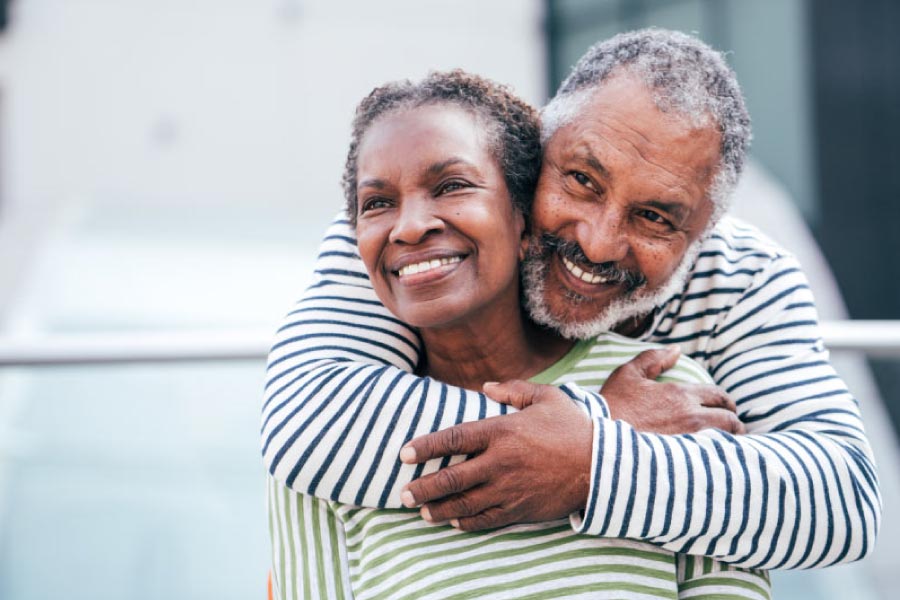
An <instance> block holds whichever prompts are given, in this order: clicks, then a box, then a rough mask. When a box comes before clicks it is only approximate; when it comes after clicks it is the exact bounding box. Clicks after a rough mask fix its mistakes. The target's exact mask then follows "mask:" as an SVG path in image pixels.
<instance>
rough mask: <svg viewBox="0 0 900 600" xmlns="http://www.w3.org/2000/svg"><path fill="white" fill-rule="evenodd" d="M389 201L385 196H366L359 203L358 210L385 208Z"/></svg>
mask: <svg viewBox="0 0 900 600" xmlns="http://www.w3.org/2000/svg"><path fill="white" fill-rule="evenodd" d="M388 206H390V202H389V201H388V200H387V199H385V198H366V199H365V200H363V201H362V202H360V204H359V212H360V214H361V213H364V212H368V211H370V210H376V209H379V208H387V207H388Z"/></svg>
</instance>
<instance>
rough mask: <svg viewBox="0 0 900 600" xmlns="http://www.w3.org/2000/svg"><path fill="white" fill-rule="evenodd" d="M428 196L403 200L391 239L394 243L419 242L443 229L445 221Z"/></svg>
mask: <svg viewBox="0 0 900 600" xmlns="http://www.w3.org/2000/svg"><path fill="white" fill-rule="evenodd" d="M435 208H436V207H435V206H434V203H433V202H430V201H429V200H428V199H427V198H409V199H406V200H403V201H402V202H401V204H400V209H399V210H398V211H397V213H396V214H397V220H396V221H395V222H394V226H393V227H392V228H391V234H390V236H389V240H390V241H391V243H394V244H418V243H420V242H421V241H422V240H423V239H425V238H426V237H427V236H428V235H429V234H431V233H436V232H438V231H443V229H444V221H443V219H441V218H440V216H439V215H438V214H437V211H436V210H435Z"/></svg>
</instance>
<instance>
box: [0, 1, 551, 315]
mask: <svg viewBox="0 0 900 600" xmlns="http://www.w3.org/2000/svg"><path fill="white" fill-rule="evenodd" d="M12 9H13V13H12V19H11V24H10V27H9V28H8V30H7V31H6V32H5V33H4V34H3V35H2V36H0V321H2V320H3V314H4V313H6V319H5V320H6V322H7V325H8V326H9V323H10V321H18V322H19V323H21V322H23V321H28V322H29V323H31V325H29V326H26V327H18V329H22V328H24V329H35V328H42V326H41V325H40V324H35V323H36V322H37V321H40V320H41V316H40V315H41V314H44V315H50V317H48V318H50V319H55V320H56V321H61V322H66V323H72V322H79V321H80V322H82V323H84V324H88V323H98V322H99V321H101V320H103V319H108V320H110V321H114V322H116V323H118V324H119V325H120V326H125V325H127V324H128V323H132V324H137V323H138V322H139V321H140V322H145V323H153V325H152V326H161V325H160V323H161V322H163V323H164V322H167V321H172V322H173V323H175V324H177V325H180V326H184V325H185V324H189V323H190V322H191V321H193V320H196V319H198V318H201V317H209V314H208V312H209V310H210V307H214V308H215V310H216V311H218V312H217V313H216V314H215V318H212V319H210V318H204V319H203V321H202V323H201V325H203V326H208V325H209V324H210V322H211V321H212V322H222V321H223V320H227V319H228V318H229V315H237V316H236V321H237V322H239V323H243V322H247V321H248V318H246V316H247V315H267V316H268V317H270V318H272V319H276V320H277V317H278V315H279V314H281V312H282V311H283V309H284V307H286V305H287V302H288V301H289V298H288V296H290V295H292V294H294V290H296V289H297V287H299V285H300V283H302V281H301V279H302V277H306V276H307V274H308V271H309V270H310V269H309V264H308V259H311V257H312V256H313V255H314V252H315V250H314V249H315V247H316V245H317V243H318V240H319V238H320V235H321V232H322V231H323V229H324V226H325V224H326V223H327V222H328V221H329V220H330V218H331V217H332V216H333V215H334V214H335V213H336V212H337V211H338V210H339V209H340V207H341V206H342V202H343V200H342V196H341V192H340V187H339V185H338V182H339V180H340V174H341V170H342V167H343V161H344V156H345V153H346V148H347V141H348V136H349V125H350V120H351V117H352V114H353V109H354V107H355V105H356V104H357V103H358V102H359V100H360V99H361V98H362V97H363V96H364V95H365V94H366V93H368V92H369V91H370V90H371V89H372V87H374V86H375V85H377V84H380V83H382V82H384V81H387V80H390V79H397V78H402V77H418V76H421V75H424V74H425V73H426V72H427V71H428V70H429V69H446V68H452V67H462V68H465V69H468V70H471V71H475V72H478V73H481V74H483V75H487V76H490V77H493V78H495V79H497V80H500V81H503V82H506V83H509V84H511V85H512V86H513V87H514V88H515V89H516V90H517V91H518V92H519V93H520V94H521V95H522V96H523V97H525V98H526V99H528V100H531V101H533V102H539V101H541V100H542V99H543V97H544V95H545V92H544V81H545V73H544V59H543V57H544V43H543V33H542V14H541V10H542V3H541V2H540V1H539V0H528V1H521V0H497V1H491V2H481V1H479V0H434V1H430V2H418V1H415V0H382V1H377V2H375V1H365V0H358V1H351V0H339V1H329V0H216V1H213V0H15V1H14V2H13V3H12ZM288 253H293V254H290V255H289V254H288ZM295 255H296V256H295ZM107 257H108V258H107ZM248 257H249V259H248ZM240 259H244V260H240ZM279 260H280V261H281V262H279ZM288 263H289V264H290V265H292V266H294V267H295V269H287V268H286V264H288ZM138 265H139V266H140V269H141V271H140V273H139V274H138V273H137V272H136V266H138ZM186 265H188V266H189V268H187V267H186ZM129 267H130V268H129ZM301 274H302V276H301ZM105 282H106V283H105ZM113 284H116V285H113ZM104 286H106V287H104ZM273 298H275V299H274V300H273ZM276 307H277V308H276ZM24 313H28V314H27V315H25V314H24ZM149 313H154V315H155V316H156V318H144V317H142V316H141V315H145V316H146V314H149ZM201 313H203V314H202V315H201ZM14 315H15V316H14ZM135 315H137V316H135ZM241 315H243V316H241ZM219 317H221V318H219ZM13 328H16V327H13Z"/></svg>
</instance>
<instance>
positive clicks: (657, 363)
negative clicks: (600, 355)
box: [620, 346, 681, 379]
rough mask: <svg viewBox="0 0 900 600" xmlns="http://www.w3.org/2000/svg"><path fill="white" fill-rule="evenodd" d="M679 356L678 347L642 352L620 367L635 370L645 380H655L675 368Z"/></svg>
mask: <svg viewBox="0 0 900 600" xmlns="http://www.w3.org/2000/svg"><path fill="white" fill-rule="evenodd" d="M680 354H681V350H680V349H679V348H678V346H667V347H665V348H657V349H654V350H644V351H643V352H641V353H640V354H638V355H637V356H635V357H634V358H632V359H631V360H630V361H628V362H627V363H625V364H624V365H622V366H630V367H631V368H634V369H637V370H638V372H639V373H640V374H641V375H643V376H644V377H646V378H647V379H656V378H657V377H659V376H660V375H662V374H663V373H665V372H666V371H668V370H669V369H671V368H672V367H674V366H675V363H677V362H678V357H679V355H680ZM620 368H621V367H620Z"/></svg>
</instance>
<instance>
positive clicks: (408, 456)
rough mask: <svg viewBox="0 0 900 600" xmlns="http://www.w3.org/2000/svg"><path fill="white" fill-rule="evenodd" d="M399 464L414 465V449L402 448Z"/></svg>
mask: <svg viewBox="0 0 900 600" xmlns="http://www.w3.org/2000/svg"><path fill="white" fill-rule="evenodd" d="M400 462H405V463H414V462H416V449H415V448H413V447H412V446H404V447H403V448H401V449H400Z"/></svg>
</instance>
